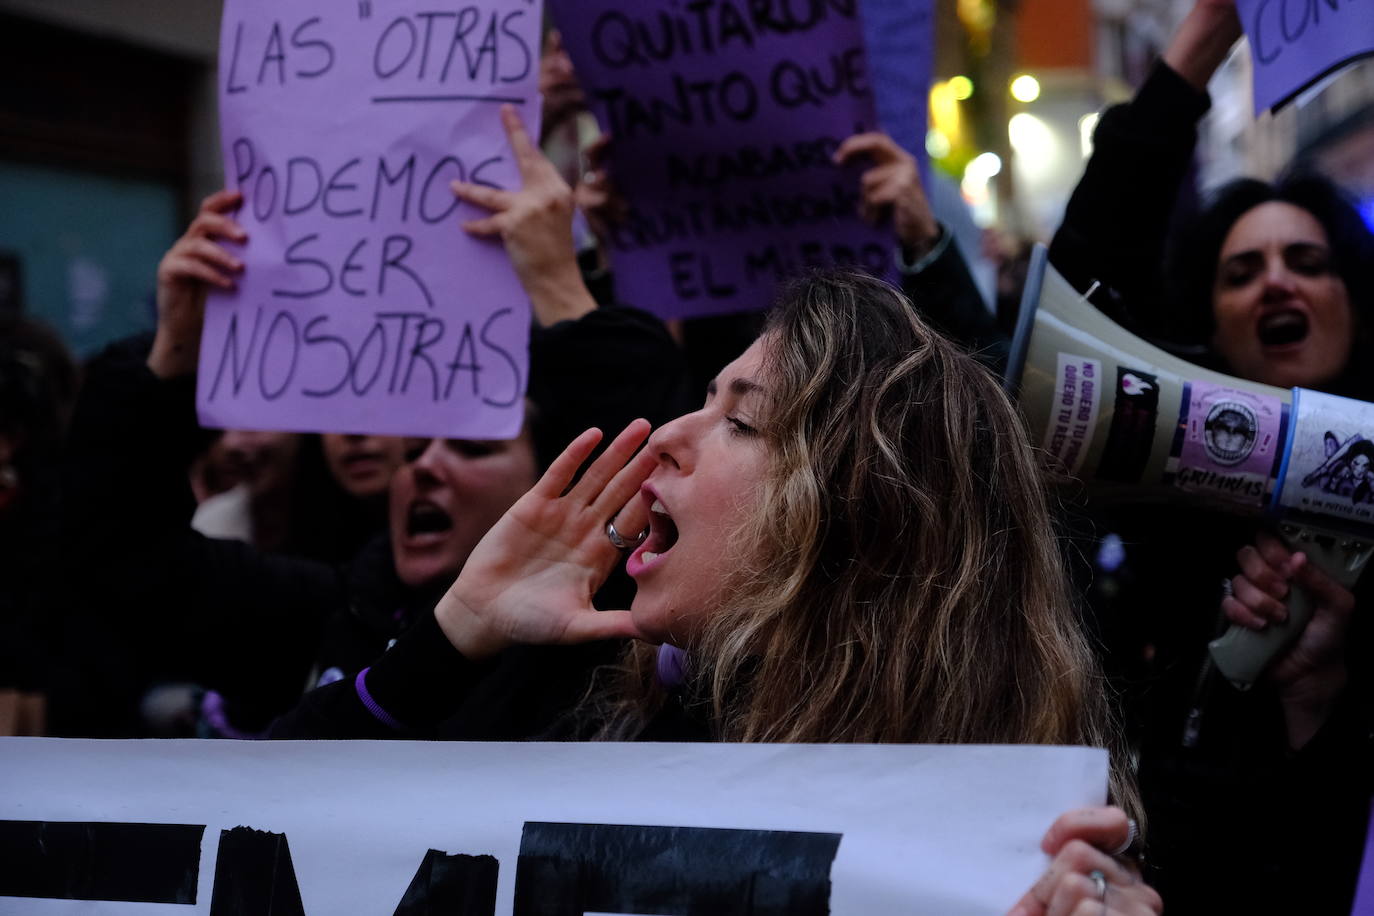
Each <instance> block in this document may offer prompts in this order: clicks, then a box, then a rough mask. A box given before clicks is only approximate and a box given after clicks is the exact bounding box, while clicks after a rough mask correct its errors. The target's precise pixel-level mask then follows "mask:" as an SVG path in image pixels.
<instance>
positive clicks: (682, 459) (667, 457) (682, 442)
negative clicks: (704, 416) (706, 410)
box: [648, 413, 697, 470]
mask: <svg viewBox="0 0 1374 916" xmlns="http://www.w3.org/2000/svg"><path fill="white" fill-rule="evenodd" d="M696 416H697V415H696V414H691V413H689V414H687V415H685V416H681V417H678V418H677V419H676V420H673V421H671V422H669V423H665V424H663V425H662V426H660V427H659V428H658V429H656V430H654V432H653V435H651V436H650V437H649V445H648V448H649V450H650V452H651V453H652V454H653V455H655V456H657V458H658V462H659V464H662V465H666V466H668V467H671V468H675V469H677V470H688V469H689V465H690V462H689V461H688V460H687V459H688V455H689V453H690V442H691V429H692V425H693V421H694V418H695V417H696Z"/></svg>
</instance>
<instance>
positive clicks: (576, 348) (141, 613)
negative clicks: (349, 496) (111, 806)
mask: <svg viewBox="0 0 1374 916" xmlns="http://www.w3.org/2000/svg"><path fill="white" fill-rule="evenodd" d="M507 127H508V128H509V129H511V131H512V144H513V147H514V148H515V149H516V152H517V156H518V157H519V158H520V165H521V174H522V176H523V179H524V187H523V188H522V189H521V190H519V191H512V192H509V193H508V194H507V195H506V197H504V198H503V199H502V201H501V202H500V203H501V206H500V208H499V210H498V212H497V215H496V216H494V217H493V221H492V222H488V223H485V224H484V225H485V226H488V227H490V226H497V227H498V228H499V231H500V232H501V233H502V235H503V240H504V241H505V243H506V247H507V250H508V251H510V252H511V254H512V261H513V263H515V265H516V269H517V273H518V274H519V275H520V277H521V278H522V281H524V282H525V288H526V291H527V292H528V293H529V295H530V298H531V302H532V304H533V307H534V314H535V317H536V320H537V321H538V322H539V324H540V325H541V327H537V328H535V329H534V334H533V337H532V341H531V376H532V377H531V380H530V386H529V401H528V404H529V405H531V406H529V407H527V415H526V424H525V428H524V429H523V431H522V433H521V435H520V437H519V438H517V439H515V440H512V441H509V442H503V441H490V442H489V441H481V440H433V441H428V440H415V441H414V442H413V443H412V446H411V453H410V458H411V459H412V463H411V464H409V465H408V466H407V467H405V468H403V469H402V470H401V471H400V472H398V475H397V476H398V478H400V480H398V486H397V487H396V488H395V491H394V493H393V497H395V498H394V500H393V502H392V509H391V516H392V519H393V520H394V528H393V531H392V537H391V539H390V541H386V540H383V541H382V542H380V543H375V544H372V545H370V546H369V547H368V548H366V549H364V551H363V552H362V553H361V554H360V555H359V556H358V558H357V559H356V560H355V561H354V562H353V563H351V564H349V565H348V567H347V568H346V569H343V570H338V569H335V568H332V567H330V566H327V565H321V564H317V563H309V562H304V561H301V560H299V559H294V558H290V557H282V556H271V555H264V554H262V553H260V552H257V551H254V550H252V549H251V548H249V547H247V546H246V545H244V544H240V543H233V542H225V541H215V540H211V539H207V538H204V537H201V536H199V535H197V534H195V532H193V531H191V530H190V529H189V527H188V526H187V519H188V513H189V510H190V506H191V498H190V494H189V489H188V486H187V483H186V475H185V466H186V463H187V461H188V459H189V457H190V455H192V454H194V452H195V451H196V448H197V445H198V443H199V440H200V438H201V435H200V433H199V431H198V429H197V428H196V425H195V415H194V403H193V392H194V371H195V364H196V355H197V353H198V351H199V335H200V321H201V316H202V309H203V307H204V298H205V290H206V287H207V285H209V284H212V283H213V284H216V285H221V286H227V285H229V284H231V283H232V276H233V273H234V272H235V271H236V270H237V265H236V262H235V261H234V260H233V258H232V256H230V255H229V254H228V252H227V251H226V250H225V249H224V248H223V247H222V246H220V245H218V244H217V243H216V241H215V240H216V239H218V238H234V239H241V238H242V233H241V230H239V228H238V226H237V224H236V223H234V221H233V220H232V218H231V217H230V216H229V215H228V214H229V212H230V211H231V210H232V208H233V207H234V206H235V205H236V204H237V202H238V200H239V197H238V195H237V194H236V193H235V192H220V193H219V194H216V195H213V196H212V197H211V198H210V199H208V200H207V202H206V204H205V206H204V207H203V209H202V212H201V214H200V215H199V216H198V217H197V219H196V221H195V222H193V224H192V226H191V228H190V229H189V230H188V232H187V234H186V235H185V236H184V237H183V238H182V240H180V241H179V242H178V243H177V245H176V246H174V247H173V249H172V251H171V252H169V254H168V256H167V258H165V259H164V261H163V265H162V269H161V271H160V274H159V292H160V295H159V304H160V315H159V326H158V335H157V338H156V340H155V342H154V345H153V348H152V352H151V354H149V355H146V357H145V356H144V355H143V354H141V353H138V352H137V351H131V350H129V349H127V348H126V349H124V350H122V351H121V350H117V351H114V352H111V353H109V354H107V355H106V356H105V357H103V358H102V359H100V360H97V362H96V364H95V365H94V366H93V368H92V379H93V383H92V384H91V385H90V386H89V387H88V389H87V391H86V393H85V396H84V398H83V401H82V403H81V405H80V408H79V410H78V415H77V422H76V424H75V429H74V436H73V439H74V441H73V445H72V448H71V460H70V462H69V467H68V480H69V485H70V486H71V487H72V495H73V499H72V511H71V513H70V515H69V517H68V532H69V538H70V541H71V548H72V549H71V551H70V555H71V556H72V558H73V559H74V560H76V561H77V562H78V563H79V564H80V567H81V571H82V577H83V579H85V580H87V581H89V582H91V583H92V584H95V583H98V584H99V596H100V597H99V600H98V602H92V603H91V604H90V605H89V608H90V611H91V613H90V615H89V617H90V619H89V620H88V621H86V622H87V623H89V624H90V626H91V631H92V633H94V634H100V635H99V636H92V637H90V639H89V640H88V642H89V646H90V648H91V650H92V651H91V652H90V654H91V655H92V656H100V657H106V658H117V659H119V664H120V665H122V666H124V667H126V668H127V669H128V670H126V671H124V672H113V673H112V674H111V677H112V678H122V679H124V680H126V681H133V682H139V681H141V680H144V679H146V677H147V675H148V674H149V673H150V672H157V673H159V674H161V675H163V676H168V677H170V676H182V677H187V678H190V679H193V680H196V681H199V682H201V683H204V684H206V685H207V686H210V687H212V688H215V689H216V690H218V691H219V692H220V693H222V694H223V695H224V696H225V697H227V698H228V699H229V700H231V701H232V703H233V706H234V709H235V710H236V712H237V713H238V718H236V719H235V720H234V725H235V726H236V728H237V730H240V731H254V730H256V729H259V728H261V727H262V725H263V724H265V723H266V721H268V720H269V719H270V718H271V716H273V715H275V714H277V713H279V712H281V711H282V710H283V709H285V708H287V707H289V705H290V704H291V703H292V702H293V701H294V699H295V698H296V697H298V696H299V694H300V691H301V689H302V688H303V687H304V686H306V684H307V674H308V672H309V670H310V669H311V667H312V665H313V666H315V667H316V668H318V669H320V671H321V672H323V673H326V674H328V676H330V677H334V676H340V675H351V674H353V673H356V670H357V667H358V666H360V665H361V664H362V663H364V662H366V661H368V660H371V659H372V658H373V657H375V656H376V655H377V654H379V653H380V652H382V651H383V650H384V649H385V648H386V646H387V645H388V643H389V642H390V641H391V640H392V639H394V638H395V637H396V636H397V635H399V634H400V633H401V632H403V631H404V630H405V629H406V628H407V627H408V626H409V625H410V624H411V622H412V621H413V614H414V611H415V609H416V608H425V609H428V608H432V606H433V602H434V600H435V599H436V598H437V596H438V595H439V594H441V593H442V590H443V588H444V587H446V586H447V585H448V584H449V582H450V581H451V580H452V577H453V576H454V575H455V574H456V572H457V570H458V567H460V566H461V565H462V562H463V559H464V558H465V556H466V552H467V550H469V549H470V548H471V546H472V544H473V543H475V542H476V539H477V538H479V537H480V536H481V534H482V533H483V532H484V531H485V530H486V528H487V527H489V526H490V525H491V524H492V523H494V522H495V521H496V519H498V518H499V517H500V515H501V513H502V512H503V511H505V509H506V508H507V506H508V505H509V504H510V502H511V501H512V500H514V499H515V497H516V496H518V495H519V494H520V493H521V492H523V490H524V489H526V488H527V487H528V486H529V485H530V484H531V483H532V482H533V480H534V477H535V475H536V474H537V471H538V469H539V468H540V467H542V466H543V465H544V464H545V463H547V461H548V460H549V456H551V455H553V454H557V452H558V451H559V450H560V449H561V448H562V447H563V446H564V445H565V444H566V443H567V442H568V441H570V440H571V439H572V437H573V435H575V433H573V432H569V430H575V431H576V432H581V431H582V430H584V429H585V428H586V427H587V426H589V425H612V424H617V425H618V424H624V423H627V422H629V420H631V419H633V418H635V417H637V416H651V417H653V418H654V419H655V421H657V422H664V421H666V420H668V419H671V418H672V417H673V416H676V415H677V414H678V413H680V412H682V410H683V409H685V406H686V405H685V404H684V400H683V396H684V393H685V386H684V383H683V377H684V374H683V369H682V362H681V357H680V354H679V353H678V351H677V348H676V347H675V345H674V344H673V342H672V340H671V339H670V338H669V337H668V335H667V333H666V331H665V330H664V329H663V327H662V324H661V323H660V322H659V321H658V320H657V319H655V318H653V317H652V316H649V315H647V314H645V313H643V312H639V311H636V310H633V309H627V308H603V309H598V308H596V307H595V305H594V303H592V302H591V300H590V297H589V296H587V293H586V290H585V287H583V286H582V285H581V283H580V280H579V279H578V275H577V268H576V263H575V261H574V260H573V253H572V246H571V242H570V239H565V238H564V236H565V235H566V233H567V231H568V230H567V225H568V216H569V213H570V193H569V192H568V189H567V186H566V184H563V183H562V182H561V180H560V179H558V178H557V176H556V175H555V174H553V173H552V170H551V168H550V167H548V164H547V162H546V161H544V160H543V159H542V157H540V156H539V155H538V154H537V152H534V151H532V149H530V148H528V147H527V142H526V145H525V146H522V144H521V140H522V139H523V137H524V135H523V130H519V131H518V132H517V128H518V120H516V119H515V118H514V116H513V114H512V115H508V117H507ZM474 228H475V229H478V230H479V231H480V229H481V228H482V227H481V226H478V227H474ZM570 278H571V279H570ZM145 352H146V351H145ZM627 379H628V380H630V381H631V383H629V384H627ZM436 561H437V562H436ZM622 587H623V586H622ZM626 597H627V596H625V595H623V594H622V596H621V598H622V600H624V599H625V598H626ZM106 637H108V639H107V638H106ZM119 637H124V638H122V639H120V638H119ZM117 646H121V647H123V648H121V649H120V650H118V651H114V650H115V647H117ZM126 659H128V661H126ZM330 669H334V670H333V671H331V670H330ZM587 670H589V667H588V665H586V664H584V665H583V668H582V674H583V678H584V680H585V673H586V671H587ZM311 680H312V682H313V678H312V679H311ZM92 686H93V688H99V687H100V686H102V685H99V684H95V685H92ZM103 686H105V688H106V691H105V692H106V693H107V694H111V693H118V691H112V690H110V689H109V688H110V687H111V686H115V685H109V684H107V685H103ZM537 686H539V687H540V688H543V687H544V686H545V685H542V684H541V685H537ZM94 692H95V690H94V689H93V690H92V691H91V693H94ZM105 699H106V700H107V701H108V700H112V699H117V697H109V696H107V697H106V698H105ZM109 712H110V710H109V709H108V705H93V706H92V709H91V713H92V715H91V716H89V717H88V718H87V721H86V722H85V723H78V724H76V725H75V726H74V727H73V726H69V728H68V730H69V731H75V732H86V731H91V732H95V733H102V734H108V733H109V731H108V730H102V723H101V722H100V718H101V715H108V714H109ZM82 725H85V726H86V727H82Z"/></svg>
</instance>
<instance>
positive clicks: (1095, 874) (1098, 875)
mask: <svg viewBox="0 0 1374 916" xmlns="http://www.w3.org/2000/svg"><path fill="white" fill-rule="evenodd" d="M1088 880H1089V881H1091V882H1092V883H1093V893H1095V894H1097V899H1098V900H1101V901H1102V902H1103V903H1104V904H1105V903H1106V902H1107V876H1106V875H1105V874H1103V873H1102V870H1101V869H1098V868H1094V869H1093V870H1092V871H1090V872H1088Z"/></svg>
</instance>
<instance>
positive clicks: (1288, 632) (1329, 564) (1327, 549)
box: [1208, 522, 1374, 690]
mask: <svg viewBox="0 0 1374 916" xmlns="http://www.w3.org/2000/svg"><path fill="white" fill-rule="evenodd" d="M1279 533H1280V535H1281V536H1282V538H1283V542H1284V543H1285V544H1286V545H1287V546H1288V548H1289V549H1290V550H1302V551H1305V552H1306V553H1307V559H1308V561H1309V562H1311V563H1315V564H1316V565H1317V566H1319V567H1320V568H1321V569H1322V570H1323V571H1324V572H1325V573H1326V574H1327V575H1328V576H1330V577H1331V578H1332V579H1334V580H1335V581H1336V582H1337V583H1339V584H1341V585H1344V586H1345V587H1346V588H1351V587H1352V586H1354V584H1355V580H1357V579H1359V577H1360V573H1361V572H1363V571H1364V567H1365V564H1366V563H1368V562H1369V557H1370V554H1371V553H1374V541H1369V540H1366V539H1364V538H1362V537H1351V536H1349V535H1343V534H1340V533H1338V532H1334V531H1330V530H1327V529H1323V528H1320V527H1317V526H1314V525H1310V524H1307V523H1305V522H1303V523H1294V522H1284V523H1283V524H1281V525H1280V526H1279ZM1284 604H1285V606H1286V607H1287V608H1288V619H1287V620H1285V621H1284V622H1283V623H1271V624H1269V626H1267V627H1265V628H1264V629H1263V630H1249V629H1246V628H1245V627H1241V626H1233V627H1231V628H1230V629H1229V630H1227V631H1226V633H1225V634H1223V635H1222V636H1221V637H1219V638H1217V639H1214V640H1212V641H1211V642H1210V643H1208V648H1210V649H1211V650H1212V661H1214V662H1215V663H1216V666H1217V670H1218V671H1220V672H1221V673H1222V674H1223V675H1225V677H1226V679H1227V680H1228V681H1230V682H1231V683H1232V684H1234V685H1235V686H1236V688H1237V689H1239V690H1249V689H1250V688H1251V687H1253V686H1254V684H1255V681H1257V680H1259V677H1260V675H1261V674H1263V673H1264V669H1265V668H1267V667H1268V666H1269V663H1270V662H1272V661H1273V660H1274V659H1276V658H1278V657H1279V655H1281V654H1283V652H1284V651H1285V650H1287V648H1288V647H1289V646H1291V645H1292V644H1293V642H1294V641H1295V640H1296V639H1297V638H1298V636H1299V635H1301V633H1302V630H1303V627H1305V626H1307V621H1308V619H1309V618H1311V616H1312V609H1313V604H1312V596H1311V594H1309V593H1308V591H1307V590H1306V589H1304V588H1302V587H1300V586H1298V585H1294V586H1293V588H1292V589H1291V590H1290V591H1289V592H1288V600H1287V601H1286V602H1284Z"/></svg>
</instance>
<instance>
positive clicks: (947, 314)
mask: <svg viewBox="0 0 1374 916" xmlns="http://www.w3.org/2000/svg"><path fill="white" fill-rule="evenodd" d="M941 232H942V234H941V236H940V240H939V241H938V242H937V243H936V248H935V249H934V250H932V252H931V254H930V255H928V256H927V259H928V260H927V259H923V262H922V261H918V262H917V264H915V265H902V264H899V265H898V266H899V267H900V268H901V274H902V292H904V293H906V295H907V298H909V299H910V300H911V301H912V302H913V303H914V304H915V306H916V310H917V311H918V312H920V313H921V315H922V316H923V317H924V318H926V320H928V321H929V322H930V323H931V324H933V325H934V326H935V328H936V330H938V331H940V332H941V333H942V334H944V335H945V336H946V337H949V338H951V339H953V340H954V341H956V342H957V343H959V344H962V345H963V346H964V347H965V348H967V349H968V350H970V351H971V352H972V353H973V355H974V356H976V357H977V358H978V359H979V360H980V361H981V362H982V363H983V364H984V365H986V366H987V367H988V368H989V369H991V370H992V371H993V372H995V373H997V374H998V375H1001V374H1002V373H1003V372H1004V371H1005V370H1006V367H1007V356H1008V353H1009V351H1010V349H1011V341H1010V339H1009V338H1008V337H1007V335H1006V334H1004V333H1003V332H1002V330H1001V329H1000V328H999V327H998V326H997V321H996V319H995V318H994V317H993V315H992V313H991V312H989V311H988V308H987V306H986V305H985V304H984V303H983V297H982V295H981V294H980V293H979V292H978V286H977V284H975V283H974V282H973V276H972V275H971V274H970V273H969V269H968V263H967V262H966V261H965V260H964V256H963V254H962V253H961V252H960V251H959V246H958V245H956V244H954V242H953V239H952V237H951V235H950V231H949V230H948V229H942V230H941Z"/></svg>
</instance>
